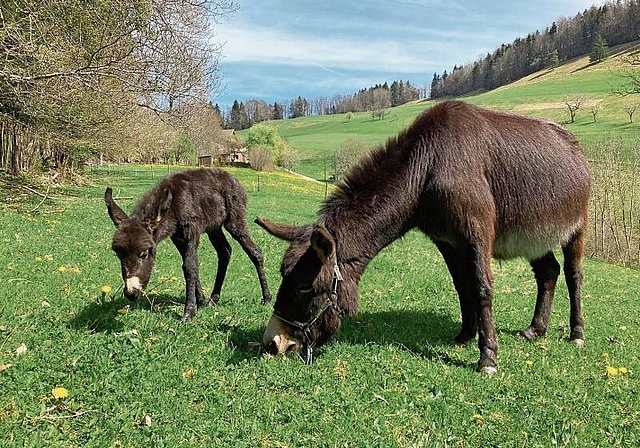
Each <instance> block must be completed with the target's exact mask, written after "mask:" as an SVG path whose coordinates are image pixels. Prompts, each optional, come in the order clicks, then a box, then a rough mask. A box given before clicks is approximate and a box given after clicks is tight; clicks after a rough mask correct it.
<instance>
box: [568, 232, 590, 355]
mask: <svg viewBox="0 0 640 448" xmlns="http://www.w3.org/2000/svg"><path fill="white" fill-rule="evenodd" d="M584 244H585V240H584V231H583V230H582V229H581V230H579V231H578V233H577V234H576V235H575V236H574V237H573V238H572V239H571V240H570V241H569V242H568V243H567V244H566V245H565V246H564V247H563V248H562V251H563V253H564V276H565V280H566V282H567V289H568V290H569V301H570V303H571V316H570V322H569V325H570V326H571V335H570V338H571V342H573V343H574V344H575V345H577V346H579V347H582V346H583V345H584V320H583V318H582V278H583V274H582V258H583V256H584Z"/></svg>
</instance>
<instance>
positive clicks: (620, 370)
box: [618, 366, 629, 375]
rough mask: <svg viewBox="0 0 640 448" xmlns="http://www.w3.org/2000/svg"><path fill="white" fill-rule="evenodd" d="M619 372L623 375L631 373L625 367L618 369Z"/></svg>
mask: <svg viewBox="0 0 640 448" xmlns="http://www.w3.org/2000/svg"><path fill="white" fill-rule="evenodd" d="M618 372H620V374H621V375H626V374H627V373H629V370H627V368H626V367H624V366H620V367H618Z"/></svg>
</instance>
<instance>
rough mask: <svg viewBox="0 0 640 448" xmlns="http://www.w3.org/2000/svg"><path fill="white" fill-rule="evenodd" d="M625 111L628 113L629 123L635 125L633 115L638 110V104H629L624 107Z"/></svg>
mask: <svg viewBox="0 0 640 448" xmlns="http://www.w3.org/2000/svg"><path fill="white" fill-rule="evenodd" d="M624 110H625V111H626V112H627V115H629V123H633V114H634V113H636V110H638V104H636V103H633V104H627V105H625V106H624Z"/></svg>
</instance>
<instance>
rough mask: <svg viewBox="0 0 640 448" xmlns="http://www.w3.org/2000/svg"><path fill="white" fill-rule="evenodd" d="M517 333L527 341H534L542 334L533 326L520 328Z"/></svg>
mask: <svg viewBox="0 0 640 448" xmlns="http://www.w3.org/2000/svg"><path fill="white" fill-rule="evenodd" d="M519 334H520V336H522V337H523V338H525V339H526V340H527V341H535V340H536V339H538V338H539V337H540V336H542V334H541V333H540V332H539V331H537V330H536V329H535V328H533V327H528V328H525V329H524V330H521V331H520V332H519Z"/></svg>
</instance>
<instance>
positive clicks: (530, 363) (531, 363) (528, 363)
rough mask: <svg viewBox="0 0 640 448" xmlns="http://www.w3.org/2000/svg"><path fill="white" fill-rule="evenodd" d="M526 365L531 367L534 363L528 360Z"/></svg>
mask: <svg viewBox="0 0 640 448" xmlns="http://www.w3.org/2000/svg"><path fill="white" fill-rule="evenodd" d="M524 363H525V364H526V365H527V367H531V366H532V365H533V361H531V360H530V359H527V360H526V361H525V362H524Z"/></svg>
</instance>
